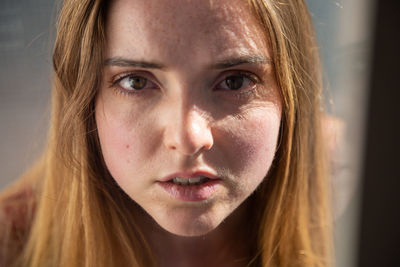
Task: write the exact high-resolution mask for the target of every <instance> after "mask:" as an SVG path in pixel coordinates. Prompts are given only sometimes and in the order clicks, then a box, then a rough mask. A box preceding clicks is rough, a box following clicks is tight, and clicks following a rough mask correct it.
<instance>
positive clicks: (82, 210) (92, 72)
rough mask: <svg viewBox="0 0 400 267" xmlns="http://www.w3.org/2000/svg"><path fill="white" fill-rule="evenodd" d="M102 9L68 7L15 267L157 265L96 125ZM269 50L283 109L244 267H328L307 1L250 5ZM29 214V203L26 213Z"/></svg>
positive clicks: (88, 4)
mask: <svg viewBox="0 0 400 267" xmlns="http://www.w3.org/2000/svg"><path fill="white" fill-rule="evenodd" d="M107 2H108V1H101V0H65V1H64V3H63V7H62V9H61V13H60V16H59V20H58V28H57V38H56V42H55V48H54V55H53V66H54V85H53V95H52V120H51V129H50V134H49V138H48V145H47V149H46V151H45V153H44V155H43V157H42V159H41V160H40V161H39V162H38V163H37V166H36V167H35V168H33V169H32V170H31V171H30V172H28V174H27V175H26V178H24V179H27V180H29V181H31V184H32V185H33V187H34V195H35V196H36V198H35V201H34V203H35V204H34V205H35V215H34V217H33V223H32V226H31V228H30V231H29V234H28V236H27V241H26V243H25V245H24V249H23V252H22V253H21V254H20V256H19V257H18V258H17V259H16V260H15V263H14V264H15V265H16V266H25V267H28V266H29V267H33V266H40V267H44V266H58V267H70V266H86V267H90V266H95V267H102V266H104V267H109V266H154V265H156V259H155V258H154V257H153V255H152V252H151V250H150V247H149V245H148V243H147V241H146V239H145V237H144V235H143V233H142V232H141V230H140V228H139V227H138V226H137V225H136V224H135V216H134V214H132V212H131V207H132V205H135V203H134V202H133V201H132V200H131V199H130V198H129V197H128V196H127V195H126V194H125V193H124V192H123V191H122V190H121V189H120V188H119V187H118V186H117V185H116V183H115V182H114V180H113V179H112V177H111V175H110V174H109V172H108V170H107V168H106V167H105V164H104V161H103V158H102V155H101V149H100V146H99V140H98V135H97V130H96V122H95V119H94V101H95V97H96V94H97V90H98V88H99V84H100V81H101V78H102V68H103V54H102V53H103V50H104V46H105V40H106V38H105V23H106V13H107ZM248 3H249V7H250V8H251V9H252V11H253V12H254V15H255V16H256V17H257V18H258V21H259V23H260V25H261V26H262V27H263V29H264V31H265V40H266V41H267V42H268V43H269V46H270V48H271V54H272V62H273V65H274V68H275V75H276V79H277V82H278V85H279V88H280V94H281V97H282V103H283V114H282V124H281V130H280V140H279V146H278V148H277V152H276V155H275V159H274V163H273V166H272V167H271V169H270V171H269V173H268V176H267V177H266V179H264V181H263V182H262V184H261V185H260V186H259V188H258V189H257V190H256V191H255V193H254V194H253V196H252V198H253V199H254V205H252V208H253V209H254V211H253V214H254V216H253V217H252V218H250V219H249V220H248V222H249V225H247V226H246V227H244V228H250V229H252V231H253V233H254V251H253V252H254V255H253V258H252V260H251V261H250V262H249V266H282V267H289V266H290V267H292V266H307V267H309V266H330V265H332V264H331V262H330V259H331V258H330V254H331V228H330V209H329V204H328V201H327V199H328V198H329V195H328V192H329V190H328V189H327V184H328V181H327V175H326V170H325V168H326V167H325V163H324V162H325V160H324V155H325V153H324V151H323V148H322V142H321V138H322V137H321V133H320V117H321V103H320V102H321V101H320V100H321V94H322V88H321V81H320V73H319V72H320V68H319V63H318V48H317V46H316V43H315V40H314V31H313V27H312V23H311V19H310V15H309V13H308V9H307V6H306V4H305V3H304V1H303V0H248ZM32 205H33V204H32Z"/></svg>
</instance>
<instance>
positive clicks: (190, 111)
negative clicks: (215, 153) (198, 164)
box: [164, 94, 213, 155]
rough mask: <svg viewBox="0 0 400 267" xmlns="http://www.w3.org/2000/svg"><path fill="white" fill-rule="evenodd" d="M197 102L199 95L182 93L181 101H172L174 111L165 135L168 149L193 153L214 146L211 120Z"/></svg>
mask: <svg viewBox="0 0 400 267" xmlns="http://www.w3.org/2000/svg"><path fill="white" fill-rule="evenodd" d="M196 99H197V100H196ZM196 102H198V98H197V97H195V96H193V95H192V96H190V94H185V95H183V94H182V95H181V97H180V98H179V101H174V102H172V103H171V105H173V107H171V110H170V111H172V112H171V113H170V114H171V116H170V119H169V122H168V123H167V126H166V129H165V136H164V143H165V145H166V147H167V148H168V149H171V150H176V151H179V152H180V153H182V154H185V155H193V154H196V153H197V152H198V151H200V150H209V149H210V148H211V147H212V145H213V136H212V132H211V128H210V120H209V118H208V116H207V114H206V112H205V111H204V109H202V108H200V107H199V106H198V104H197V103H196Z"/></svg>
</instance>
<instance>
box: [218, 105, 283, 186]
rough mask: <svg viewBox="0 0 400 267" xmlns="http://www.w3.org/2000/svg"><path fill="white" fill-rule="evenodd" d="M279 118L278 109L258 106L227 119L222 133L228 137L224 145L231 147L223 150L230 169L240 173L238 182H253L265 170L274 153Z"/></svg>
mask: <svg viewBox="0 0 400 267" xmlns="http://www.w3.org/2000/svg"><path fill="white" fill-rule="evenodd" d="M280 119H281V115H280V109H278V108H276V107H263V108H261V107H260V108H257V109H253V110H251V112H250V111H249V112H246V113H245V114H244V115H243V116H241V117H240V119H235V120H234V121H230V122H229V123H227V125H229V127H227V128H226V129H227V130H228V134H226V135H225V136H228V137H230V138H227V139H226V143H225V146H226V147H230V148H229V149H230V150H231V151H227V152H226V153H225V154H227V155H228V157H229V168H230V172H232V173H233V174H234V176H236V177H242V181H241V182H242V183H250V184H253V187H254V186H257V185H258V183H260V182H261V181H262V180H263V178H264V177H265V175H266V174H267V172H268V170H269V168H270V166H271V163H272V160H273V158H274V156H275V151H276V146H277V139H278V135H279V128H280ZM227 149H228V148H227ZM243 177H246V179H243ZM249 177H252V179H249Z"/></svg>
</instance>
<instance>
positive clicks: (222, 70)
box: [96, 0, 281, 258]
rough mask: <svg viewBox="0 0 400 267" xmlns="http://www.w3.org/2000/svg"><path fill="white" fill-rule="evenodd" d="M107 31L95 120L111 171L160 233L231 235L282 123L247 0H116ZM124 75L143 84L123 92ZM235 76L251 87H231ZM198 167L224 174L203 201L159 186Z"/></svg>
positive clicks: (262, 172)
mask: <svg viewBox="0 0 400 267" xmlns="http://www.w3.org/2000/svg"><path fill="white" fill-rule="evenodd" d="M106 33H107V48H106V51H105V66H104V78H103V84H102V86H101V88H100V90H99V94H98V96H97V99H96V122H97V126H98V133H99V138H100V143H101V148H102V153H103V156H104V160H105V162H106V165H107V168H108V169H109V171H110V173H111V174H112V176H113V178H114V179H115V180H116V182H117V183H118V185H119V186H120V187H121V188H122V190H124V191H125V192H126V193H127V194H128V195H129V196H130V197H131V198H132V199H133V200H134V201H135V202H136V203H137V204H138V205H140V206H141V207H142V208H143V209H144V210H145V211H146V212H147V213H148V214H149V215H150V217H151V218H153V219H154V221H155V222H156V223H157V224H158V225H159V226H160V228H159V229H158V230H157V231H155V232H156V233H158V234H159V235H164V236H166V235H168V234H167V233H168V232H170V233H173V234H176V235H179V236H185V237H191V236H200V235H209V236H211V235H218V233H219V232H224V231H225V232H224V233H225V234H226V233H227V231H228V230H227V228H228V226H229V223H224V224H223V226H221V227H218V226H219V225H220V224H221V222H222V221H223V220H226V221H229V220H230V219H232V218H236V219H235V220H238V221H241V222H242V220H243V219H245V218H240V217H241V216H239V215H238V214H239V212H238V209H237V207H238V206H239V205H240V204H241V203H243V201H244V200H245V199H246V198H248V196H249V195H250V194H251V193H252V192H253V191H254V190H255V189H256V187H257V186H258V185H259V184H260V183H261V182H262V181H263V179H264V177H265V175H266V174H267V172H268V170H269V168H270V166H271V162H272V160H273V157H274V154H275V150H276V144H277V138H278V133H279V126H280V121H281V99H280V94H279V90H278V86H277V83H276V80H275V76H274V71H273V68H272V65H271V64H270V60H269V58H270V54H269V50H268V47H267V46H266V42H265V36H264V35H263V32H262V30H261V29H260V28H259V26H258V24H257V22H256V21H255V18H254V17H253V16H252V15H251V14H250V10H249V8H248V7H247V6H246V4H245V1H236V0H235V1H232V0H230V1H227V0H226V1H217V2H213V5H212V6H211V5H210V1H196V4H195V5H194V4H193V3H192V2H191V1H186V0H179V1H161V0H156V1H128V0H117V1H112V4H111V6H110V10H109V14H108V21H107V28H106ZM127 75H128V76H129V75H131V76H136V77H138V76H140V77H143V78H145V79H147V81H148V84H146V86H147V87H145V89H143V90H139V91H134V92H133V91H128V90H126V88H122V87H121V84H124V85H125V84H126V83H121V81H122V79H124V78H126V76H127ZM232 75H237V76H241V77H243V79H244V85H245V86H243V87H241V88H240V89H239V90H228V89H225V87H226V83H225V81H226V78H227V77H230V76H232ZM253 78H254V80H252V79H253ZM125 81H126V80H125ZM198 170H205V171H207V172H209V173H212V174H215V175H217V176H218V177H219V178H220V179H221V183H220V184H219V185H218V186H217V189H216V190H215V192H214V193H213V195H212V197H210V199H208V200H206V201H201V202H185V201H182V200H178V199H175V198H173V197H171V196H170V195H169V194H167V193H166V192H165V190H164V189H163V188H161V187H160V186H159V185H158V184H157V181H159V180H160V179H162V178H163V177H166V176H168V175H170V174H172V173H176V172H189V173H190V172H195V171H198ZM235 214H236V215H235ZM157 227H158V226H157ZM217 227H218V228H217ZM143 228H144V229H147V228H146V227H145V226H143ZM224 228H226V229H224ZM215 229H216V230H215ZM165 230H166V231H167V232H163V231H165ZM213 230H215V231H213ZM231 230H233V231H234V230H235V229H229V231H231ZM231 234H232V233H231ZM154 235H155V234H154V233H153V236H154ZM231 236H234V235H233V234H232V235H231ZM160 240H164V241H165V240H166V239H163V238H162V237H160V236H158V241H159V242H161V241H160ZM193 240H194V239H193ZM165 242H166V241H165ZM185 242H187V239H186V241H185ZM185 242H183V243H182V242H181V244H184V243H185ZM225 242H228V239H226V240H225ZM161 243H162V242H161ZM185 244H186V243H185ZM218 244H219V243H218V242H214V244H213V245H210V244H209V245H208V248H212V249H214V248H215V246H216V245H218ZM175 245H176V246H177V247H179V245H177V243H175ZM186 245H187V244H186ZM186 245H185V249H186V253H187V255H186V256H187V257H190V251H191V250H190V248H189V247H188V246H186ZM159 253H162V252H160V251H159ZM171 255H174V256H176V254H174V253H172V252H170V255H169V256H166V255H164V256H165V257H172V256H171ZM160 257H161V256H160ZM205 258H206V257H205Z"/></svg>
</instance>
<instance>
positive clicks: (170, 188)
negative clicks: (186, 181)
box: [157, 179, 221, 201]
mask: <svg viewBox="0 0 400 267" xmlns="http://www.w3.org/2000/svg"><path fill="white" fill-rule="evenodd" d="M220 182H221V180H220V179H210V180H208V181H206V182H204V183H202V184H198V185H180V184H175V183H173V182H172V181H166V182H157V183H158V184H159V185H160V186H161V187H162V188H163V189H164V190H165V191H166V192H167V193H168V194H169V195H170V196H172V197H173V198H175V199H178V200H182V201H203V200H207V199H209V198H211V197H212V196H213V194H214V192H215V191H216V190H217V186H218V185H219V184H220Z"/></svg>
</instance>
